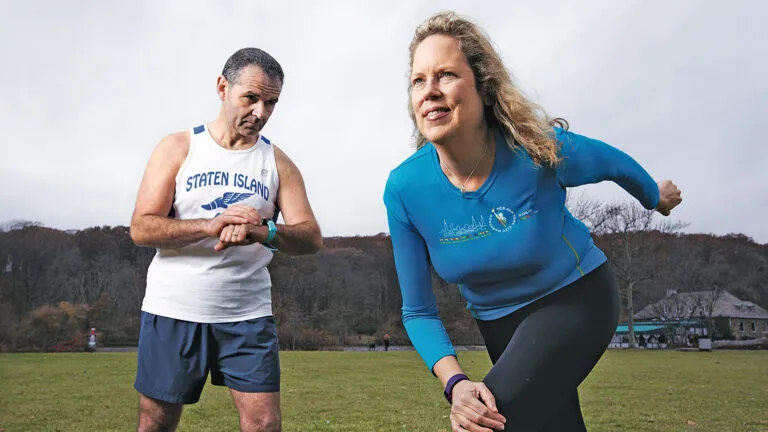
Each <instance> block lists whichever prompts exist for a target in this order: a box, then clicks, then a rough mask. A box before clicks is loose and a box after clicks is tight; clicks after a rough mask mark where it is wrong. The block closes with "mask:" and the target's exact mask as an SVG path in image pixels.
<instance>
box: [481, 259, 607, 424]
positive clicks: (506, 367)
mask: <svg viewBox="0 0 768 432" xmlns="http://www.w3.org/2000/svg"><path fill="white" fill-rule="evenodd" d="M618 319H619V297H618V291H617V286H616V280H615V277H614V275H613V272H612V271H611V268H610V265H609V264H607V263H606V264H603V265H601V266H600V267H598V268H597V269H595V270H593V271H592V272H590V273H588V274H587V275H585V276H583V277H582V278H581V279H579V280H577V281H576V282H574V283H572V284H570V285H568V286H566V287H564V288H562V289H560V290H559V291H557V292H555V293H553V294H551V295H549V296H547V297H544V298H543V299H541V300H538V301H536V302H534V303H532V304H530V305H528V306H526V307H524V308H522V309H520V310H518V311H515V312H514V313H512V314H510V315H507V316H505V317H503V318H499V319H497V320H493V321H480V320H478V321H477V325H478V328H479V329H480V333H482V335H483V339H485V345H486V347H487V349H488V354H489V355H490V357H491V362H493V367H492V368H491V370H490V372H488V375H486V377H485V378H484V379H483V382H484V383H485V385H487V386H488V388H489V389H490V390H491V392H492V393H493V395H494V397H495V398H496V404H497V406H498V407H499V411H500V412H501V413H502V414H503V415H504V417H506V419H507V427H506V429H505V430H506V431H515V432H521V431H522V432H528V431H530V432H545V431H561V432H563V431H564V432H570V431H586V427H585V426H584V420H583V419H582V417H581V407H580V406H579V395H578V392H577V391H576V389H577V387H578V386H579V384H581V382H582V381H583V380H584V378H586V377H587V375H588V374H589V372H590V371H591V370H592V368H593V367H594V366H595V364H597V361H598V360H599V359H600V357H601V356H602V355H603V353H604V352H605V350H606V348H607V347H608V344H609V343H610V341H611V339H612V338H613V335H614V332H615V331H616V324H617V323H618Z"/></svg>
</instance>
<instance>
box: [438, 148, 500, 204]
mask: <svg viewBox="0 0 768 432" xmlns="http://www.w3.org/2000/svg"><path fill="white" fill-rule="evenodd" d="M487 151H488V143H487V142H486V143H485V148H484V149H483V154H481V155H480V158H479V159H478V160H477V162H476V163H475V167H474V168H472V171H470V172H469V175H468V176H467V178H466V179H465V180H464V183H462V184H461V196H462V198H463V197H464V187H465V186H466V185H467V182H468V181H469V179H470V178H472V174H474V173H475V170H476V169H477V167H478V166H480V161H481V160H483V157H485V153H486V152H487ZM441 164H442V165H443V166H444V167H445V168H446V169H448V171H449V172H450V173H451V177H453V178H455V179H457V180H458V178H459V176H457V175H456V173H455V172H453V170H452V169H451V167H449V166H448V164H447V163H443V162H442V161H441Z"/></svg>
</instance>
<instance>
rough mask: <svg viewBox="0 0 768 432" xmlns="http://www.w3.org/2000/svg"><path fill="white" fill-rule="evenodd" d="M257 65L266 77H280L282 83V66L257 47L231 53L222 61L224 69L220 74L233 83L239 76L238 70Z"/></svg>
mask: <svg viewBox="0 0 768 432" xmlns="http://www.w3.org/2000/svg"><path fill="white" fill-rule="evenodd" d="M251 65H253V66H258V67H259V68H260V69H261V70H262V71H264V73H265V74H267V76H268V77H270V78H272V79H275V78H278V79H280V84H282V83H283V77H284V76H283V68H282V67H281V66H280V63H278V62H277V60H275V58H274V57H272V56H271V55H269V54H267V53H266V52H265V51H262V50H260V49H258V48H242V49H239V50H237V51H236V52H235V53H234V54H232V55H231V56H230V57H229V58H228V59H227V62H226V63H224V69H223V70H222V71H221V74H222V75H224V78H226V79H227V81H229V82H230V83H232V84H234V83H236V82H237V80H238V79H239V78H240V71H241V70H243V68H245V67H248V66H251Z"/></svg>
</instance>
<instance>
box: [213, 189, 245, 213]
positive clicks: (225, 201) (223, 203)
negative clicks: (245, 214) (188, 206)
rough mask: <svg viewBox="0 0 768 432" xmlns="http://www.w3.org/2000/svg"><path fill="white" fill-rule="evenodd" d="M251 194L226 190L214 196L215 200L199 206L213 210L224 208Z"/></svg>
mask: <svg viewBox="0 0 768 432" xmlns="http://www.w3.org/2000/svg"><path fill="white" fill-rule="evenodd" d="M252 196H253V194H252V193H236V192H227V193H225V194H224V195H223V196H221V197H219V198H216V199H215V200H213V201H211V202H209V203H208V204H203V205H201V206H200V207H202V208H203V209H205V210H215V209H217V208H220V209H225V208H227V207H229V206H230V204H235V203H238V202H240V201H242V200H244V199H247V198H249V197H252Z"/></svg>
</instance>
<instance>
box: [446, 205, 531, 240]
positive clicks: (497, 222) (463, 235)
mask: <svg viewBox="0 0 768 432" xmlns="http://www.w3.org/2000/svg"><path fill="white" fill-rule="evenodd" d="M538 212H539V210H538V209H528V210H525V211H522V212H515V211H513V210H511V209H510V208H508V207H505V206H499V207H494V208H492V209H491V214H490V215H488V218H487V219H488V223H486V222H485V220H486V217H485V216H484V215H480V218H479V219H475V217H474V216H472V222H471V223H468V224H465V225H456V224H453V223H451V224H449V223H448V221H446V220H443V229H442V230H441V231H440V244H455V243H464V242H467V241H470V240H477V239H481V238H483V237H488V236H489V235H491V234H493V233H494V232H497V233H505V232H507V231H509V230H511V229H512V228H514V227H515V226H516V225H517V224H519V223H520V222H522V221H525V220H528V219H530V218H531V216H533V215H535V214H536V213H538Z"/></svg>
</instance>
